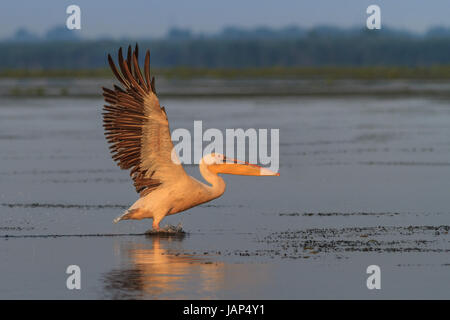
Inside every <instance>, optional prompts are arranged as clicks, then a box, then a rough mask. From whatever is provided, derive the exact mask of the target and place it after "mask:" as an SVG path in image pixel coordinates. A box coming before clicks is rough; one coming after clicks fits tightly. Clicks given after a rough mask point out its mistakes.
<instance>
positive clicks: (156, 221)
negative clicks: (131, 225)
mask: <svg viewBox="0 0 450 320" xmlns="http://www.w3.org/2000/svg"><path fill="white" fill-rule="evenodd" d="M161 220H162V219H161V218H153V225H152V227H153V230H155V231H159V223H160V222H161Z"/></svg>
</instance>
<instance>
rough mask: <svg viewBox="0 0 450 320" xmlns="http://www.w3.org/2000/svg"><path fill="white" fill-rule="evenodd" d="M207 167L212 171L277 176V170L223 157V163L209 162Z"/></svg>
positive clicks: (242, 174)
mask: <svg viewBox="0 0 450 320" xmlns="http://www.w3.org/2000/svg"><path fill="white" fill-rule="evenodd" d="M208 169H209V170H210V171H211V172H214V173H223V174H234V175H241V176H279V175H280V174H279V173H278V172H274V171H272V170H269V169H266V168H263V167H260V166H257V165H256V164H251V163H248V162H245V161H241V160H236V159H228V158H226V157H224V162H223V163H218V164H211V165H209V166H208Z"/></svg>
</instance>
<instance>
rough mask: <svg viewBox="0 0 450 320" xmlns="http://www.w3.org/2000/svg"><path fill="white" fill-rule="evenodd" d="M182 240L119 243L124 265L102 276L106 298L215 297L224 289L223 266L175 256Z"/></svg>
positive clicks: (208, 261)
mask: <svg viewBox="0 0 450 320" xmlns="http://www.w3.org/2000/svg"><path fill="white" fill-rule="evenodd" d="M181 241H182V238H181V237H178V236H177V237H150V238H147V239H146V241H145V242H125V243H122V242H121V243H120V244H119V247H118V250H119V254H120V255H122V256H123V261H122V263H123V265H122V267H121V268H119V269H114V270H112V271H110V272H108V273H107V274H106V275H105V277H104V282H105V287H106V292H107V293H108V294H109V295H110V297H109V298H113V299H120V298H150V299H154V298H157V299H161V298H177V299H183V298H184V299H189V298H192V295H193V294H196V295H197V296H198V298H205V299H208V298H209V299H211V298H214V297H215V296H214V293H215V292H217V291H220V288H221V287H222V286H223V282H224V279H223V277H224V271H223V269H224V263H223V262H214V261H212V260H211V259H208V258H206V257H205V258H203V257H197V256H194V255H192V254H179V253H177V251H180V250H179V249H180V248H181ZM171 251H175V252H174V253H172V252H171Z"/></svg>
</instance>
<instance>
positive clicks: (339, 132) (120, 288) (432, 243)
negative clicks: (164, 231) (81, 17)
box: [0, 96, 450, 299]
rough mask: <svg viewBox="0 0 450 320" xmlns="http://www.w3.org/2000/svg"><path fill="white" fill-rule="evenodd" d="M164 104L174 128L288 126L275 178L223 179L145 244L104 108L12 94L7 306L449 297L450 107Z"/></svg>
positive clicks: (4, 155)
mask: <svg viewBox="0 0 450 320" xmlns="http://www.w3.org/2000/svg"><path fill="white" fill-rule="evenodd" d="M162 104H163V105H165V106H166V109H167V111H168V116H169V119H170V121H171V128H172V129H175V128H187V129H192V128H193V121H194V120H203V127H204V129H206V128H219V129H225V128H280V174H281V176H280V177H240V176H226V177H225V180H226V182H227V191H226V193H225V194H224V195H223V196H222V197H221V198H219V199H217V200H215V201H213V202H210V203H207V204H205V205H202V206H200V207H197V208H193V209H191V210H189V211H187V212H185V213H181V214H176V215H173V216H170V217H167V218H166V219H164V220H163V222H162V225H163V226H164V225H166V224H172V225H177V224H178V223H182V225H183V229H184V230H185V231H186V232H187V233H186V234H185V235H180V236H176V235H175V236H166V237H155V236H146V235H144V233H145V231H147V230H148V229H149V228H150V227H151V220H148V221H145V220H144V221H138V222H136V221H123V222H120V223H118V224H113V223H112V220H113V219H114V218H115V217H116V216H118V215H119V214H120V213H121V212H122V211H123V210H124V209H125V208H127V207H128V206H129V205H130V204H132V203H133V202H134V201H135V200H136V194H135V192H134V189H133V187H132V184H131V182H130V178H129V177H128V174H127V172H124V171H121V170H119V169H118V168H117V167H116V166H115V164H114V163H113V161H112V160H111V158H110V156H109V153H108V148H107V145H106V142H105V139H104V136H103V132H102V127H101V110H100V108H101V106H102V105H103V102H102V101H101V99H81V98H80V99H65V98H37V99H26V98H21V99H6V98H3V99H2V102H1V105H0V147H1V148H0V150H1V153H0V163H1V166H0V212H1V214H0V257H1V258H0V283H1V285H0V298H3V299H4V298H63V299H80V298H88V299H91V298H92V299H95V298H106V299H110V298H137V299H141V298H145V299H153V298H156V299H167V298H177V299H178V298H194V299H197V298H200V299H202V298H219V299H221V298H231V299H234V298H237V299H252V298H253V299H260V298H264V299H278V298H284V299H297V298H307V299H309V298H344V299H346V298H368V299H371V298H425V299H427V298H447V299H448V298H450V254H449V251H450V242H449V235H448V232H449V229H450V197H449V190H450V126H449V123H450V106H449V101H448V100H439V99H432V98H408V97H403V98H399V97H397V98H389V99H388V98H377V97H367V98H364V97H361V96H359V97H327V98H318V97H316V98H306V97H302V98H298V97H297V98H296V97H284V98H280V97H278V98H258V97H252V98H240V99H236V98H223V99H219V98H215V99H211V98H195V99H194V98H191V99H188V98H186V99H181V98H177V99H162ZM186 170H187V171H188V173H190V174H193V175H194V176H196V177H199V174H198V172H197V169H196V168H195V167H192V166H189V167H187V168H186ZM72 264H76V265H79V266H80V268H81V272H82V281H81V283H82V289H81V290H68V289H67V288H66V279H67V277H68V275H67V274H66V273H65V271H66V268H67V266H68V265H72ZM372 264H376V265H379V266H380V267H381V272H382V278H381V279H382V280H381V281H382V282H381V283H382V284H381V285H382V288H381V290H368V289H367V287H366V279H367V277H368V275H367V274H366V268H367V266H369V265H372Z"/></svg>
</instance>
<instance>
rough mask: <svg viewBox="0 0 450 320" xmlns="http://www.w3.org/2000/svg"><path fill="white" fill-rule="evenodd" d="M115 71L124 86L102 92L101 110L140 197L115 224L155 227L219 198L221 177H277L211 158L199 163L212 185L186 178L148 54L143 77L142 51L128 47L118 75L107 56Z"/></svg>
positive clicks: (113, 149) (114, 148) (120, 160)
mask: <svg viewBox="0 0 450 320" xmlns="http://www.w3.org/2000/svg"><path fill="white" fill-rule="evenodd" d="M108 61H109V64H110V66H111V69H112V71H113V73H114V75H115V76H116V78H117V80H119V81H120V83H121V84H122V87H119V86H116V85H114V89H113V90H111V89H107V88H103V96H104V98H105V101H106V102H107V103H108V104H109V105H105V106H104V108H103V110H104V111H105V112H104V113H103V122H104V124H103V126H104V128H105V135H106V139H107V140H108V142H109V143H110V144H111V146H110V149H111V152H112V154H113V159H114V160H115V161H116V162H117V164H118V165H119V167H120V168H121V169H130V170H131V172H130V176H131V178H132V179H133V180H134V186H135V188H136V191H137V192H138V193H139V196H140V197H139V199H138V200H137V201H136V202H135V203H134V204H133V205H132V206H131V207H130V208H129V209H128V210H126V211H125V213H124V214H122V215H121V216H119V217H117V218H116V219H115V220H114V222H118V221H120V220H127V219H137V220H140V219H145V218H153V229H155V230H159V223H160V222H161V220H162V219H163V218H164V217H165V216H166V215H170V214H174V213H178V212H182V211H185V210H187V209H189V208H192V207H194V206H197V205H199V204H201V203H205V202H208V201H211V200H213V199H215V198H218V197H220V196H221V195H222V194H223V193H224V191H225V182H224V181H223V179H222V178H221V177H219V176H218V174H219V173H224V174H237V175H251V176H262V175H279V174H278V173H275V172H272V171H270V170H268V169H265V168H262V167H259V166H257V165H254V164H249V163H247V162H244V161H239V160H235V159H227V158H226V157H225V156H224V155H221V154H217V153H216V154H214V153H212V154H209V155H206V156H204V157H203V158H202V159H201V161H200V165H199V168H200V173H201V174H202V176H203V178H204V179H205V180H206V181H207V182H208V183H209V184H210V185H208V184H205V183H202V182H200V181H198V180H196V179H195V178H193V177H191V176H189V175H187V174H186V172H185V171H184V169H183V166H182V165H181V164H180V162H179V160H178V157H177V156H176V155H174V157H172V150H173V144H172V140H171V136H170V129H169V122H168V120H167V114H166V111H165V109H164V107H160V105H159V101H158V97H157V96H156V91H155V78H154V77H152V79H151V80H150V52H149V51H148V50H147V54H146V55H145V65H144V74H142V73H141V70H140V68H139V65H138V47H137V45H136V49H135V50H134V51H133V52H131V47H128V55H127V59H126V60H124V58H123V55H122V48H120V49H119V55H118V64H119V68H120V71H121V72H119V71H118V70H117V68H116V66H115V64H114V62H113V60H112V58H111V56H110V55H108Z"/></svg>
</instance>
